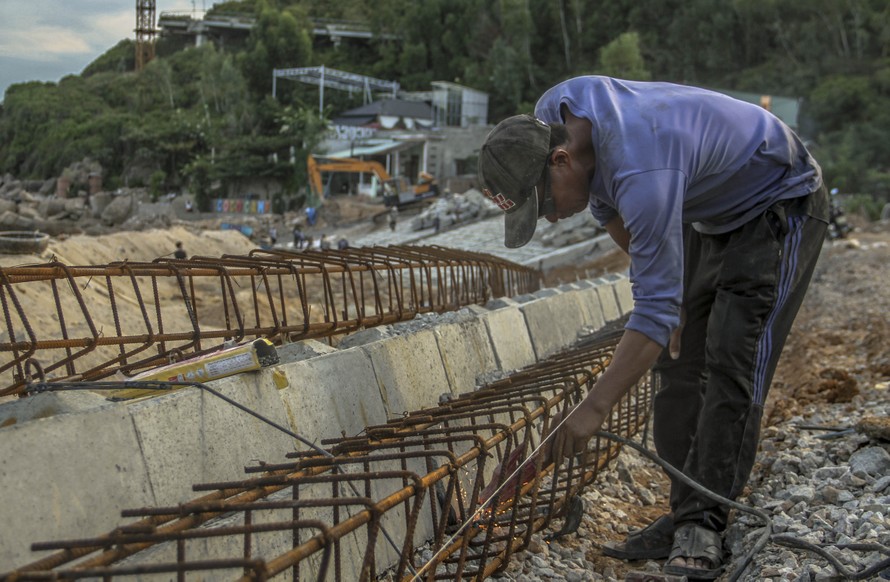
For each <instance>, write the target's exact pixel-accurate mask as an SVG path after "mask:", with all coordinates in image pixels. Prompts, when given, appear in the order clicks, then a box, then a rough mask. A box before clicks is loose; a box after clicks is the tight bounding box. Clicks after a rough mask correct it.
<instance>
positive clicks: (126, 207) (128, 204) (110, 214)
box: [102, 195, 133, 226]
mask: <svg viewBox="0 0 890 582" xmlns="http://www.w3.org/2000/svg"><path fill="white" fill-rule="evenodd" d="M132 212H133V197H132V196H130V195H124V196H116V197H115V198H114V199H113V200H112V201H111V203H110V204H109V205H108V206H107V207H106V208H105V210H103V211H102V222H103V223H105V224H106V225H108V226H115V225H118V224H123V223H124V221H126V220H127V218H129V217H130V214H132Z"/></svg>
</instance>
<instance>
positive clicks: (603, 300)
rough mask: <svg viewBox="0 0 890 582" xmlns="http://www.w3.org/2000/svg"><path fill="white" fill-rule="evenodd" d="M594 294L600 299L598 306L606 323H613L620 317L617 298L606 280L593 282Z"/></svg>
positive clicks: (610, 283) (610, 284) (611, 285)
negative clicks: (594, 284)
mask: <svg viewBox="0 0 890 582" xmlns="http://www.w3.org/2000/svg"><path fill="white" fill-rule="evenodd" d="M595 283H596V284H597V286H596V292H597V294H598V295H599V298H600V305H601V306H602V308H603V317H604V318H605V320H606V323H608V322H610V321H614V320H616V319H618V318H619V317H621V309H620V308H619V307H618V298H617V296H616V295H615V290H614V289H613V288H612V287H613V283H612V282H611V281H609V280H607V279H604V278H602V277H601V278H599V279H596V280H595Z"/></svg>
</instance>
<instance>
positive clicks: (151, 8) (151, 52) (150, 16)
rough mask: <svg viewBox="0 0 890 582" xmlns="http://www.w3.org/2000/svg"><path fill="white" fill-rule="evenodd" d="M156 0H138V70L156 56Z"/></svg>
mask: <svg viewBox="0 0 890 582" xmlns="http://www.w3.org/2000/svg"><path fill="white" fill-rule="evenodd" d="M157 32H158V31H157V30H156V29H155V0H136V70H137V71H141V70H142V68H143V67H144V66H145V65H147V64H148V63H149V62H151V60H152V59H153V58H155V35H156V34H157Z"/></svg>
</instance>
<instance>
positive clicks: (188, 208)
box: [185, 199, 194, 212]
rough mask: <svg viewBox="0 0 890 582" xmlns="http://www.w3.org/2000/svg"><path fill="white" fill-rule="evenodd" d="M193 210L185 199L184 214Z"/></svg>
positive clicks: (190, 202)
mask: <svg viewBox="0 0 890 582" xmlns="http://www.w3.org/2000/svg"><path fill="white" fill-rule="evenodd" d="M193 210H194V208H193V207H192V201H191V200H188V199H186V201H185V211H186V212H192V211H193Z"/></svg>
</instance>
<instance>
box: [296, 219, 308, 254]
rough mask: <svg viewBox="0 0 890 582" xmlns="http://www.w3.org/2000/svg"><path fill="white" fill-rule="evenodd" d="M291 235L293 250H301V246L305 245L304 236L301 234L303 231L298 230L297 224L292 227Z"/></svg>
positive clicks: (298, 225)
mask: <svg viewBox="0 0 890 582" xmlns="http://www.w3.org/2000/svg"><path fill="white" fill-rule="evenodd" d="M293 235H294V248H295V249H297V250H300V249H302V248H303V245H304V244H305V243H306V235H304V234H303V229H302V228H300V224H299V223H297V224H295V225H294V230H293Z"/></svg>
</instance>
